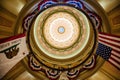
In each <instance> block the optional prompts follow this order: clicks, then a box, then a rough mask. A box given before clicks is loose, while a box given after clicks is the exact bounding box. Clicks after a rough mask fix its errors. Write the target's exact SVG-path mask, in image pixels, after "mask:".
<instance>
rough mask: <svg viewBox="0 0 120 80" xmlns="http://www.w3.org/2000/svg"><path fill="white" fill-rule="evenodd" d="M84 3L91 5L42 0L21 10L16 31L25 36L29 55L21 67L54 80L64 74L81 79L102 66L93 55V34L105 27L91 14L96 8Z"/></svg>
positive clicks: (72, 0)
mask: <svg viewBox="0 0 120 80" xmlns="http://www.w3.org/2000/svg"><path fill="white" fill-rule="evenodd" d="M88 3H91V4H94V3H92V1H90V2H87V1H84V0H43V1H34V2H33V3H29V5H27V6H26V7H25V8H26V9H28V11H26V13H24V15H23V18H22V19H20V21H21V22H19V23H22V27H21V28H20V29H19V30H18V32H25V33H27V44H28V48H29V49H30V54H29V56H28V57H27V58H26V59H24V64H25V65H26V67H27V69H28V70H29V71H30V72H31V73H32V74H33V75H35V76H36V75H37V76H38V77H40V78H42V77H41V76H43V78H44V77H46V76H47V77H48V78H49V79H54V80H55V79H58V78H59V77H60V76H62V74H66V76H67V77H68V78H69V79H75V78H76V77H77V76H78V75H79V76H80V77H81V78H82V79H85V78H86V77H87V76H90V75H92V74H93V73H94V72H95V71H96V70H97V69H98V68H99V67H100V66H101V65H102V63H103V62H104V61H103V60H101V59H100V58H99V56H97V55H95V52H96V49H97V44H98V43H97V40H98V39H97V32H102V31H104V29H103V28H102V26H104V25H106V24H102V19H101V18H100V16H99V15H98V13H97V12H96V11H94V10H95V9H96V8H95V7H96V6H93V5H88ZM93 8H94V9H93ZM100 9H101V8H100ZM23 11H24V10H23ZM101 11H102V10H101ZM21 13H22V12H21ZM99 62H100V63H99ZM93 67H95V68H94V69H93ZM89 70H90V71H91V70H92V71H91V72H89ZM34 71H35V72H34Z"/></svg>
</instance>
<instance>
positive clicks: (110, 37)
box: [98, 34, 120, 41]
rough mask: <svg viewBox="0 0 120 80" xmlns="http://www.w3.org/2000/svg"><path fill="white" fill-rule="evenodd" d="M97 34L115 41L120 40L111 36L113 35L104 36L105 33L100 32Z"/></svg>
mask: <svg viewBox="0 0 120 80" xmlns="http://www.w3.org/2000/svg"><path fill="white" fill-rule="evenodd" d="M98 36H99V37H100V36H102V37H106V38H109V39H114V40H116V41H120V39H119V38H117V37H113V36H106V35H102V34H98Z"/></svg>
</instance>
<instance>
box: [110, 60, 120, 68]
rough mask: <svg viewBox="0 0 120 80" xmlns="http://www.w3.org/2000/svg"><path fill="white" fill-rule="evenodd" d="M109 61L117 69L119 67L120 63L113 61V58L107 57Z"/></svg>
mask: <svg viewBox="0 0 120 80" xmlns="http://www.w3.org/2000/svg"><path fill="white" fill-rule="evenodd" d="M108 62H109V63H111V64H112V65H114V66H115V67H116V68H117V69H120V64H118V63H117V62H115V61H114V60H113V59H111V58H110V59H109V60H108Z"/></svg>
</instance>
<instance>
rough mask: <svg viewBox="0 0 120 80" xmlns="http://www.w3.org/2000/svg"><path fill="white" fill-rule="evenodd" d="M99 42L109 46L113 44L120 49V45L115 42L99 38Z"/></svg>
mask: <svg viewBox="0 0 120 80" xmlns="http://www.w3.org/2000/svg"><path fill="white" fill-rule="evenodd" d="M99 40H102V41H104V42H106V43H108V44H111V45H115V46H117V47H120V44H119V43H118V42H114V41H110V40H107V39H104V38H99Z"/></svg>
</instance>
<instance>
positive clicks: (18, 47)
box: [0, 33, 29, 79]
mask: <svg viewBox="0 0 120 80" xmlns="http://www.w3.org/2000/svg"><path fill="white" fill-rule="evenodd" d="M28 53H29V51H28V49H27V46H26V36H25V33H23V34H19V35H16V36H12V37H9V38H5V39H0V79H1V78H2V77H3V76H5V74H6V73H7V72H8V71H9V70H10V69H11V68H12V67H13V66H15V65H16V64H17V63H18V62H19V61H20V60H21V59H23V58H24V57H25V56H26V55H27V54H28Z"/></svg>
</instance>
